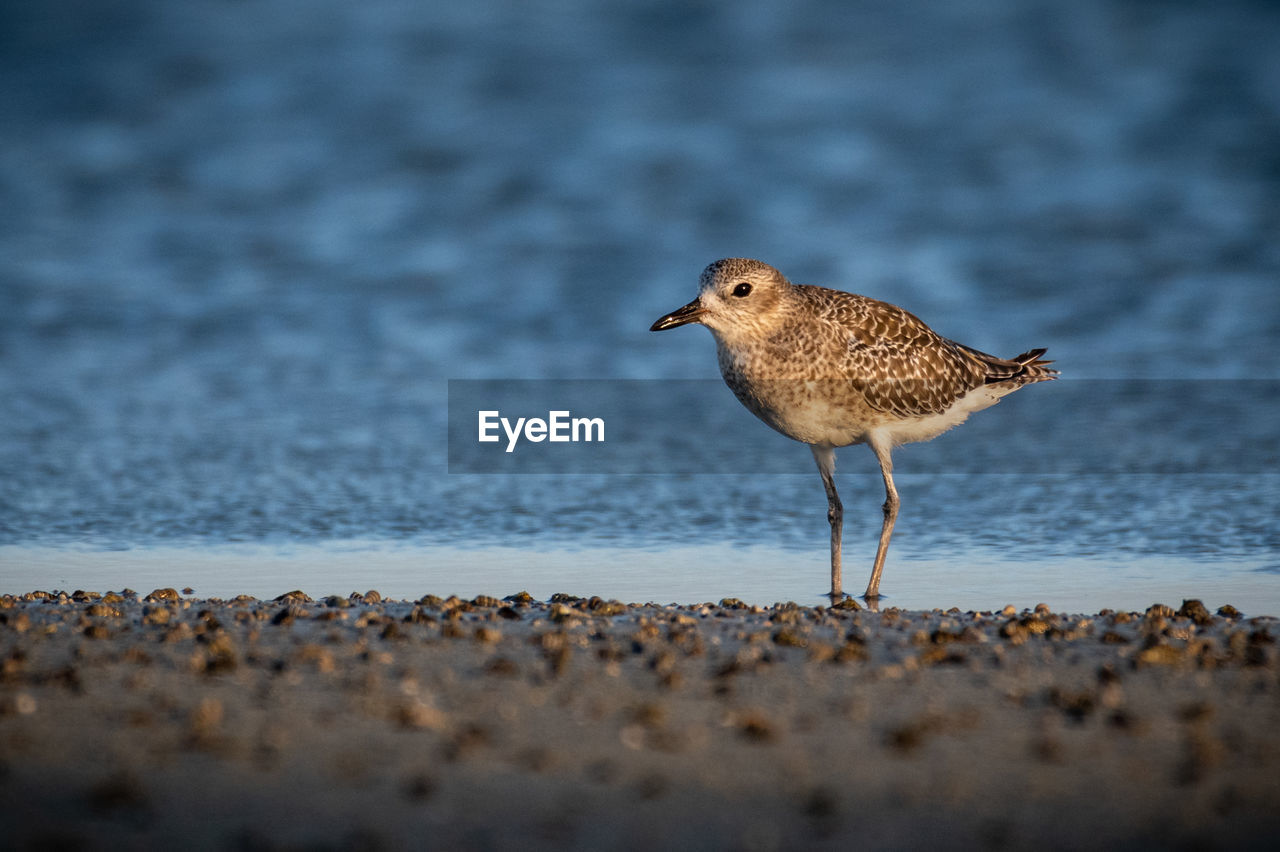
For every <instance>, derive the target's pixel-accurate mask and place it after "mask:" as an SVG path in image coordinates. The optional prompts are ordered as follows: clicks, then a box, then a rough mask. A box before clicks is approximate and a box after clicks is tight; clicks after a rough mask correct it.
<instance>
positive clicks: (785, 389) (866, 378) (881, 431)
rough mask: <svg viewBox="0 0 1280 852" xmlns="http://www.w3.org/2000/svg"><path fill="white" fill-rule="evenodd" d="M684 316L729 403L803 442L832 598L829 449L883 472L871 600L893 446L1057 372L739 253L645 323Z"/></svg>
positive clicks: (835, 508)
mask: <svg viewBox="0 0 1280 852" xmlns="http://www.w3.org/2000/svg"><path fill="white" fill-rule="evenodd" d="M689 323H699V324H701V325H705V326H706V327H707V328H709V329H710V330H711V334H712V335H713V336H714V337H715V340H716V354H717V356H718V359H719V362H720V374H721V375H722V376H724V380H725V383H726V384H727V385H728V386H729V388H730V389H731V390H732V391H733V393H734V396H736V397H737V398H738V401H739V402H741V403H742V404H743V405H745V406H746V407H747V408H748V409H749V410H750V411H751V412H752V413H753V414H755V415H756V416H757V417H759V418H760V419H761V420H763V421H764V422H765V423H767V424H768V425H770V426H772V427H773V428H774V429H776V430H777V431H779V432H781V433H782V434H783V435H786V436H787V437H788V438H794V439H795V440H797V441H801V442H803V443H806V444H808V445H809V447H810V449H811V450H812V451H813V457H814V460H815V461H816V462H817V463H818V472H819V473H821V474H822V485H823V487H824V488H825V489H826V492H827V520H828V521H830V523H831V597H832V598H833V599H839V598H842V597H843V596H844V593H843V591H842V590H841V576H840V574H841V570H840V544H841V536H842V533H843V527H844V507H843V506H842V505H841V503H840V495H839V494H837V493H836V485H835V480H834V478H833V477H834V473H835V464H836V455H835V450H836V447H846V446H849V445H852V444H866V445H867V446H869V447H870V448H871V451H872V452H873V453H875V456H876V460H877V461H878V462H879V463H880V472H881V474H882V475H883V476H884V490H885V501H884V507H883V508H884V521H883V523H882V524H881V527H880V543H879V545H878V547H877V548H876V558H875V561H874V562H873V563H872V567H871V579H870V580H869V581H868V582H867V590H866V592H865V593H864V594H863V597H865V598H867V599H868V600H872V601H875V600H878V599H879V597H880V575H881V574H882V573H883V571H884V560H885V554H886V553H887V552H888V550H889V539H890V537H892V535H893V524H894V521H895V520H896V519H897V517H898V506H899V502H900V501H899V499H898V491H897V489H896V488H895V487H894V485H893V460H892V458H891V453H892V451H893V448H894V447H896V446H898V445H899V444H905V443H910V442H913V441H927V440H929V439H931V438H935V437H937V436H938V435H941V434H942V433H943V432H945V431H947V430H948V429H950V428H951V427H953V426H957V425H959V424H961V423H963V422H964V421H965V420H966V419H967V418H968V417H969V415H970V414H972V413H973V412H975V411H981V410H982V409H984V408H988V407H990V406H992V405H995V404H996V403H997V402H999V401H1000V398H1001V397H1002V396H1005V395H1006V394H1009V393H1012V392H1013V391H1015V390H1017V389H1018V388H1020V387H1022V386H1023V385H1027V384H1032V383H1034V382H1044V381H1049V380H1052V379H1053V378H1054V377H1056V376H1057V374H1058V371H1057V370H1051V369H1049V368H1048V367H1047V366H1046V365H1048V364H1050V363H1052V362H1051V361H1045V360H1042V359H1041V357H1040V356H1042V355H1044V353H1045V351H1046V350H1044V349H1032V350H1030V351H1028V352H1024V353H1022V354H1021V355H1017V356H1015V357H1013V358H1009V359H1007V360H1006V359H1004V358H996V357H995V356H993V355H987V354H986V353H984V352H979V351H978V350H976V349H971V348H970V347H968V346H965V345H964V344H961V343H956V342H955V341H954V340H948V339H947V338H945V337H942V336H941V335H939V334H937V333H936V332H934V331H933V329H931V328H929V326H927V325H925V324H924V323H923V322H921V321H920V320H919V319H917V318H916V317H915V316H913V315H912V314H910V313H907V312H906V311H904V310H903V309H902V308H899V307H897V306H896V305H891V304H889V303H888V302H880V301H877V300H875V299H870V298H867V297H866V296H858V295H855V294H853V293H845V292H842V291H840V290H828V289H826V288H825V287H812V286H808V285H804V284H792V283H791V282H790V281H788V280H787V279H786V278H785V277H784V276H783V275H782V273H781V272H779V271H778V270H776V269H774V268H773V267H772V266H770V265H768V264H767V263H762V262H761V261H758V260H750V259H746V258H726V259H724V260H717V261H716V262H715V263H713V264H711V265H710V266H708V267H707V268H706V269H705V270H703V273H702V278H701V280H700V281H699V293H698V298H696V299H694V300H693V301H692V302H690V303H689V304H687V305H685V306H684V307H683V308H680V309H679V310H677V311H674V312H673V313H669V314H667V315H666V316H664V317H662V318H661V319H659V320H658V321H657V322H655V323H654V324H653V325H652V326H651V327H650V328H649V330H650V331H663V330H664V329H668V328H675V327H676V326H681V325H687V324H689Z"/></svg>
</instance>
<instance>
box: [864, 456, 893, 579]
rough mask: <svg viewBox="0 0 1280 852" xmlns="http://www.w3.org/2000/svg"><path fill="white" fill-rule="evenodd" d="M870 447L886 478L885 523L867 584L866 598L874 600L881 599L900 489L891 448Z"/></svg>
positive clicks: (882, 526) (881, 529) (881, 528)
mask: <svg viewBox="0 0 1280 852" xmlns="http://www.w3.org/2000/svg"><path fill="white" fill-rule="evenodd" d="M868 445H869V446H870V447H871V451H872V452H873V453H875V454H876V460H877V461H878V462H880V473H881V474H882V475H883V476H884V523H883V524H882V525H881V527H880V546H879V547H877V548H876V561H875V564H874V565H872V566H871V579H870V580H869V581H868V582H867V591H866V593H865V594H863V597H864V598H867V599H869V600H874V599H875V598H878V597H880V575H881V574H882V573H884V557H885V554H887V553H888V552H889V539H890V538H891V537H892V536H893V522H894V521H896V520H897V519H898V503H899V500H898V489H897V488H894V487H893V459H891V458H890V457H889V452H890V450H891V447H890V446H889V445H887V444H882V443H879V442H877V441H870V442H868Z"/></svg>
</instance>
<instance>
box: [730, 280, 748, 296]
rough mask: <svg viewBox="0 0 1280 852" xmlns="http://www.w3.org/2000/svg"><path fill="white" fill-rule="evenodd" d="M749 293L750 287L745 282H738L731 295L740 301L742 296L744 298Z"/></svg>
mask: <svg viewBox="0 0 1280 852" xmlns="http://www.w3.org/2000/svg"><path fill="white" fill-rule="evenodd" d="M750 292H751V285H750V284H748V283H747V282H745V281H743V282H740V283H739V284H738V286H736V287H734V288H733V295H735V296H737V297H738V298H739V299H741V298H742V297H743V296H746V295H747V294H749V293H750Z"/></svg>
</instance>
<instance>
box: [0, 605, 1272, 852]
mask: <svg viewBox="0 0 1280 852" xmlns="http://www.w3.org/2000/svg"><path fill="white" fill-rule="evenodd" d="M42 595H44V596H42ZM23 597H27V598H31V599H27V600H24V599H22V598H23ZM845 607H847V608H842V607H840V606H837V607H825V606H818V607H809V606H798V605H795V604H779V605H775V606H772V607H760V606H747V605H745V604H741V603H740V602H736V601H733V600H725V601H722V602H720V603H718V604H695V605H684V606H678V605H654V604H644V605H636V604H623V603H619V602H617V601H610V600H604V599H601V598H575V597H573V596H568V595H558V596H555V597H554V598H553V599H552V600H550V601H538V600H533V599H532V598H530V597H529V596H527V595H513V596H509V597H508V598H506V599H498V598H495V597H487V596H480V597H477V598H473V599H471V600H462V599H458V598H444V599H442V598H439V597H435V596H427V597H424V598H421V599H418V600H416V601H410V600H389V599H383V598H382V596H381V595H379V594H377V593H376V592H370V593H368V594H366V595H353V596H350V597H346V598H342V597H337V596H332V597H328V598H324V599H322V600H318V601H317V600H312V599H310V598H308V597H307V596H305V595H302V594H301V593H290V594H288V595H282V596H280V597H279V598H277V599H274V600H259V599H254V598H248V597H241V598H238V599H235V600H218V599H201V598H191V597H184V596H182V595H181V594H179V593H178V592H176V591H175V590H172V589H158V590H156V592H153V593H152V594H150V595H146V596H139V595H136V594H131V593H130V594H115V593H108V594H106V595H97V594H95V593H84V592H80V593H72V594H62V595H54V594H52V593H41V595H36V594H29V595H26V596H14V595H5V596H3V597H0V655H2V659H3V668H2V669H0V791H2V792H3V797H2V798H3V802H4V805H3V810H4V811H5V814H4V816H5V823H6V825H7V826H12V827H13V828H12V833H11V835H10V836H11V837H12V838H13V839H14V843H15V845H16V847H17V848H48V847H49V846H51V845H63V846H69V847H71V848H108V847H111V848H120V847H124V848H131V847H133V848H141V847H143V846H148V845H154V844H156V843H160V842H171V843H177V842H181V843H183V844H184V845H187V846H190V845H192V844H193V843H194V845H195V846H196V847H197V848H228V847H231V848H253V849H278V848H312V847H315V846H322V845H323V846H330V847H333V846H337V847H342V848H345V847H349V846H367V847H370V848H392V849H399V848H413V847H415V846H420V845H423V844H424V843H425V844H426V845H430V846H440V847H444V848H476V847H479V848H485V847H497V848H503V847H507V846H515V845H520V846H522V847H533V848H544V847H552V846H554V847H556V848H571V849H573V848H581V849H589V848H590V849H595V848H652V847H654V846H676V845H679V846H681V847H687V848H714V849H720V848H749V849H787V848H797V847H805V848H827V847H830V848H847V847H848V846H849V845H850V844H851V843H856V844H857V845H859V846H860V847H866V848H891V847H900V846H910V845H920V844H925V843H932V844H935V845H936V844H939V843H943V842H945V843H946V844H947V845H948V846H950V847H954V848H962V849H964V848H1001V847H1009V848H1019V847H1024V846H1027V845H1030V844H1031V843H1037V844H1041V845H1043V844H1045V843H1048V845H1049V846H1050V847H1062V848H1072V847H1077V846H1083V845H1090V846H1094V845H1097V844H1099V843H1103V842H1106V843H1111V844H1113V845H1115V846H1117V847H1118V848H1126V847H1134V848H1136V847H1137V846H1139V845H1142V846H1144V847H1149V846H1150V845H1151V844H1152V843H1177V844H1183V843H1185V842H1188V841H1194V842H1198V843H1200V844H1201V845H1206V846H1208V847H1209V848H1217V847H1225V846H1228V845H1235V846H1237V848H1266V847H1267V846H1269V842H1270V841H1272V840H1273V839H1274V837H1275V836H1277V834H1276V833H1277V832H1278V831H1280V735H1278V734H1277V733H1276V732H1277V731H1280V701H1277V700H1276V699H1277V697H1278V696H1280V651H1278V650H1277V644H1276V639H1277V638H1278V637H1280V621H1278V620H1277V619H1275V618H1273V617H1266V616H1261V617H1253V618H1250V617H1245V616H1241V615H1239V614H1238V613H1234V614H1233V612H1234V611H1233V610H1232V609H1230V608H1227V607H1224V608H1222V609H1221V610H1220V611H1219V612H1218V613H1213V612H1210V611H1209V610H1207V609H1205V608H1204V607H1203V606H1201V605H1198V602H1186V603H1184V604H1183V605H1182V606H1179V607H1177V608H1174V607H1167V606H1161V605H1155V606H1152V607H1151V608H1149V609H1147V610H1146V611H1145V612H1109V611H1103V612H1100V613H1097V614H1092V615H1081V614H1062V613H1053V612H1050V611H1048V608H1047V607H1045V608H1040V609H1038V610H1027V609H1024V610H1016V611H1015V610H1013V609H1012V608H1011V607H1010V608H1008V609H1006V610H1005V611H1001V612H986V613H978V612H961V611H959V610H952V611H946V612H944V611H940V610H932V611H906V610H898V609H894V608H886V609H884V611H882V612H879V613H873V612H869V611H867V610H866V609H863V608H854V605H853V604H846V605H845ZM193 838H194V840H193Z"/></svg>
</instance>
